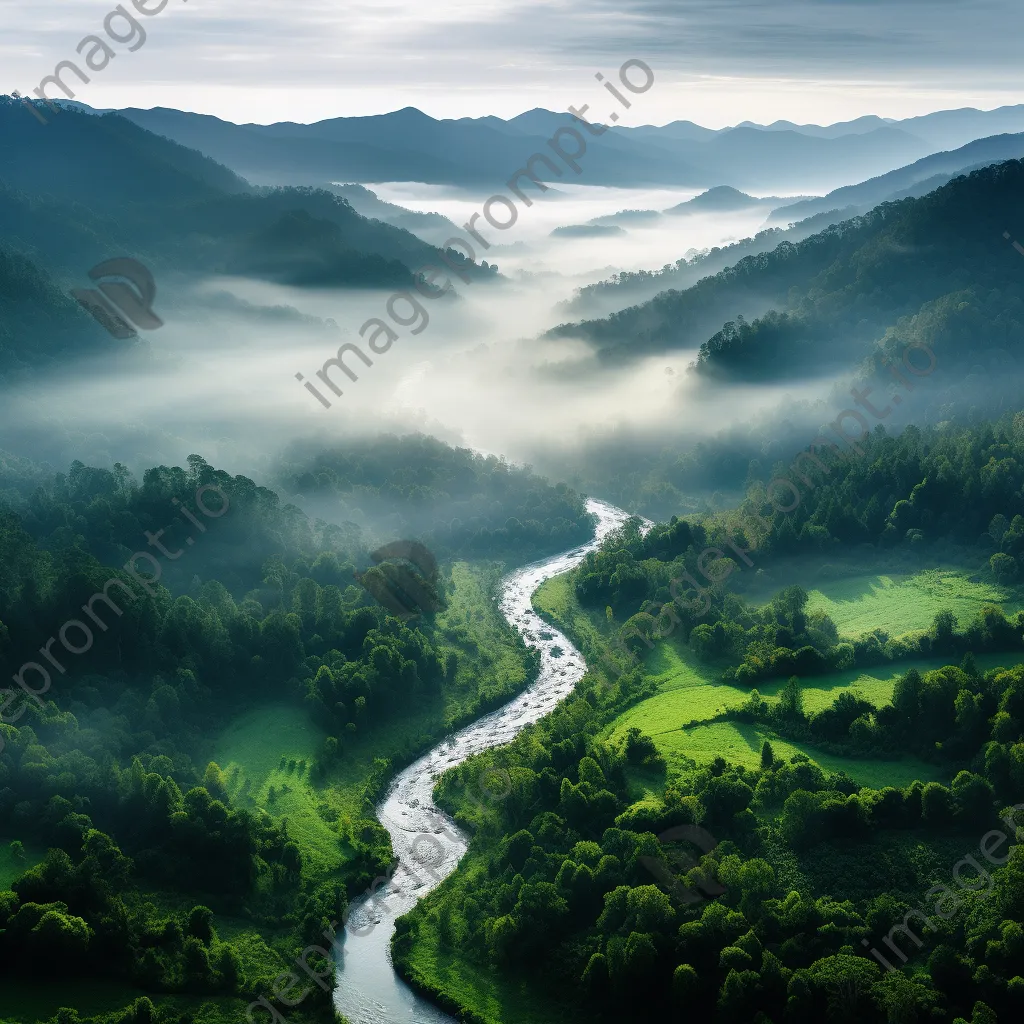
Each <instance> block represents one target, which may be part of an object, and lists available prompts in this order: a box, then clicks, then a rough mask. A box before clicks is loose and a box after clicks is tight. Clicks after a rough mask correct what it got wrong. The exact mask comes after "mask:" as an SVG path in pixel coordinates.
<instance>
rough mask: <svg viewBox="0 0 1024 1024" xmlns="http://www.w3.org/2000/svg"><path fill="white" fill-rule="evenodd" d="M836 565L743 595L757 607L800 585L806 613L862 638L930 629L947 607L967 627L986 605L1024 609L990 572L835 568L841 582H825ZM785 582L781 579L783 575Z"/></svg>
mask: <svg viewBox="0 0 1024 1024" xmlns="http://www.w3.org/2000/svg"><path fill="white" fill-rule="evenodd" d="M832 568H834V567H829V566H817V567H815V568H814V569H813V570H812V569H810V568H807V569H805V570H804V571H802V572H800V571H797V572H795V573H792V574H789V575H787V576H786V578H785V581H784V582H774V581H773V582H771V583H770V584H766V583H757V584H755V585H754V586H753V587H751V588H748V589H745V590H744V591H743V594H744V596H745V597H746V598H747V599H748V600H750V601H752V602H754V603H755V604H763V603H766V602H768V601H770V600H771V599H772V597H774V596H775V594H776V593H778V591H779V590H780V589H782V587H783V586H788V585H790V584H792V583H798V584H800V586H802V587H803V588H804V589H805V590H806V591H807V592H808V594H809V595H810V601H809V602H808V604H807V611H808V612H815V611H823V612H827V613H828V615H829V616H830V617H831V619H832V621H833V622H834V623H835V624H836V626H837V627H838V629H839V632H840V633H842V634H843V635H845V636H858V635H859V634H861V633H866V632H868V631H870V630H872V629H879V628H880V629H884V630H886V631H887V632H888V633H889V635H890V636H900V635H901V634H903V633H910V632H912V631H914V630H920V629H927V628H928V627H929V626H930V625H931V624H932V620H933V619H934V618H935V615H936V613H937V612H939V611H942V610H944V609H948V610H949V611H951V612H953V614H954V615H956V617H957V620H958V622H959V623H960V624H961V625H965V624H966V623H968V622H970V621H971V620H972V619H973V618H974V617H975V615H977V614H978V612H979V611H981V609H982V608H983V607H984V606H985V605H987V604H997V605H999V606H1000V607H1001V608H1002V609H1003V611H1004V612H1005V613H1006V614H1007V616H1011V615H1013V614H1015V613H1016V612H1018V611H1020V610H1021V609H1024V601H1022V600H1021V598H1022V594H1021V592H1020V590H1019V588H1008V587H1003V586H1000V585H999V584H997V583H996V582H995V581H994V580H993V579H992V575H991V573H990V572H989V571H988V570H987V569H984V570H980V571H977V572H972V571H970V570H968V569H965V568H963V567H956V566H942V567H940V568H930V569H920V570H918V571H916V572H907V571H899V570H895V569H894V570H890V571H887V570H885V569H881V570H880V569H878V568H873V569H871V570H869V571H867V572H864V571H862V570H860V569H857V570H851V569H850V568H849V567H846V568H839V569H835V571H836V572H843V573H844V575H843V576H842V577H841V578H837V579H830V580H823V579H822V575H823V573H828V572H829V570H830V569H832ZM780 580H781V577H780Z"/></svg>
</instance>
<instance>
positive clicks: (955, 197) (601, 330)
mask: <svg viewBox="0 0 1024 1024" xmlns="http://www.w3.org/2000/svg"><path fill="white" fill-rule="evenodd" d="M1004 232H1010V233H1011V234H1013V233H1014V232H1024V162H1022V161H1009V162H1007V163H1004V164H999V165H996V166H993V167H987V168H984V169H982V170H980V171H976V172H974V173H973V174H971V175H970V176H968V177H961V178H957V179H955V180H954V181H952V182H950V183H949V184H948V185H946V186H944V187H943V188H940V189H938V190H937V191H936V192H933V193H931V194H930V195H927V196H924V197H922V198H919V199H906V200H902V201H900V202H895V203H885V204H883V205H882V206H880V207H878V208H877V209H875V210H873V211H872V212H871V213H869V214H867V215H865V216H863V217H857V218H854V219H853V220H850V221H845V222H843V223H841V224H837V225H834V226H831V227H828V228H826V229H825V230H824V231H821V232H819V233H818V234H816V235H812V236H811V237H810V238H807V239H805V240H804V241H802V242H798V243H796V244H792V243H783V244H782V245H780V246H779V247H778V248H776V249H775V250H773V251H772V252H768V253H763V254H760V255H757V256H750V257H747V258H745V259H742V260H740V262H739V263H737V264H736V265H735V266H734V267H730V268H728V269H726V270H723V271H721V272H720V273H718V274H716V275H715V276H714V277H710V278H707V279H705V280H703V281H701V282H699V283H698V284H696V285H695V286H693V287H691V288H688V289H686V290H684V291H668V292H664V293H662V294H661V295H658V296H657V297H655V298H654V299H652V300H651V301H650V302H647V303H645V304H643V305H641V306H635V307H631V308H630V309H626V310H623V311H622V312H620V313H616V314H614V315H613V316H611V317H608V318H607V319H605V320H597V321H587V322H584V323H582V324H576V325H570V324H567V325H562V326H561V327H558V328H556V329H555V330H554V331H552V332H551V334H552V336H563V337H564V336H574V337H582V338H584V339H586V340H588V341H589V342H590V343H591V344H593V345H594V346H595V347H596V348H597V349H598V351H599V352H600V353H601V354H602V355H604V356H605V357H606V358H618V359H628V358H633V357H637V356H641V355H644V354H649V353H651V352H662V351H667V350H670V349H679V348H684V349H685V348H692V349H699V352H698V355H697V359H696V362H695V366H694V370H695V371H696V372H697V373H698V374H700V375H702V376H705V377H709V378H719V379H732V380H746V381H771V380H781V379H786V378H788V377H792V376H793V375H795V374H800V375H807V374H812V373H815V372H823V371H824V370H826V369H827V368H829V367H842V366H846V367H849V366H851V365H853V364H854V363H856V362H858V361H859V360H860V359H861V358H863V356H864V355H865V354H866V352H867V351H868V350H869V348H870V346H871V345H872V343H873V342H875V341H876V340H878V339H880V338H881V337H882V336H883V335H884V334H885V332H886V331H887V330H888V329H889V328H894V327H896V325H897V324H898V322H899V320H900V318H902V317H908V316H914V315H916V314H921V313H924V312H927V309H926V307H928V305H929V304H936V303H939V305H938V307H934V308H933V312H935V309H937V313H935V315H933V316H932V317H931V318H930V319H931V322H930V325H929V330H930V333H931V340H930V341H928V343H929V344H932V345H933V347H934V348H935V351H936V353H937V354H938V355H939V356H940V358H942V359H943V362H944V365H947V366H964V365H967V366H969V365H971V364H972V363H973V362H974V361H975V352H976V349H977V347H978V346H982V347H984V348H985V349H989V348H997V349H1005V350H1007V351H1009V352H1011V353H1014V352H1019V351H1021V349H1022V346H1024V325H1022V320H1021V317H1022V312H1021V303H1022V299H1024V264H1022V262H1021V259H1020V257H1019V256H1018V254H1017V253H1016V252H1014V250H1013V249H1012V248H1011V246H1010V245H1009V243H1008V242H1007V241H1006V240H1005V239H1004ZM1014 237H1015V236H1014ZM940 300H945V302H944V303H941V302H940ZM741 317H743V318H752V322H750V323H746V322H745V321H744V320H742V319H741ZM723 325H724V326H723Z"/></svg>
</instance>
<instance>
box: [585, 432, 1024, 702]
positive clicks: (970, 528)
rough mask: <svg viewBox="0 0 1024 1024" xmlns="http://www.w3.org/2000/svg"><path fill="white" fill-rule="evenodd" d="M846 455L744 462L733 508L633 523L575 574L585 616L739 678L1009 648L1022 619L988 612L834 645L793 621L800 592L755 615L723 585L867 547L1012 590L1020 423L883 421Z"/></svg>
mask: <svg viewBox="0 0 1024 1024" xmlns="http://www.w3.org/2000/svg"><path fill="white" fill-rule="evenodd" d="M858 447H859V450H860V451H861V452H862V453H863V454H860V455H858V454H856V453H855V452H853V451H850V452H848V453H847V454H846V455H843V454H842V452H841V451H840V449H839V447H838V446H834V450H833V449H832V448H829V447H828V446H825V445H823V446H822V447H821V448H820V449H819V450H818V452H817V454H816V455H815V457H814V458H813V459H812V458H809V457H808V458H804V459H798V460H796V461H795V462H794V463H793V464H792V465H791V466H788V467H787V465H786V464H785V463H781V462H780V463H776V465H775V466H774V467H773V468H772V470H771V473H770V474H769V473H768V472H766V470H765V469H764V467H761V466H756V467H752V468H751V481H752V482H751V486H750V490H749V492H748V496H747V498H746V499H745V500H744V502H743V503H742V504H741V506H740V507H739V508H738V509H736V510H733V511H728V512H720V513H716V514H713V515H702V516H694V517H690V518H688V519H678V518H677V517H673V518H672V520H671V521H670V522H669V523H666V524H661V525H658V526H655V527H654V528H653V529H651V530H650V531H649V532H648V533H646V534H643V533H642V531H641V530H640V528H639V521H637V520H634V521H632V522H631V523H629V524H627V526H626V527H625V528H624V529H623V530H620V531H619V532H618V533H616V534H615V535H613V536H612V537H610V538H609V539H608V540H607V541H606V542H605V543H604V544H603V545H602V547H601V549H600V550H598V551H596V552H593V553H591V554H590V555H588V556H587V558H586V559H585V560H584V561H583V563H582V564H581V565H580V566H579V568H578V569H576V570H575V571H574V574H573V577H572V578H573V583H574V587H575V590H576V594H577V597H578V598H579V600H580V602H581V604H583V605H584V606H585V607H590V608H594V609H597V610H601V609H607V614H608V615H609V616H610V617H611V619H610V621H612V622H613V623H615V624H616V625H617V626H618V628H619V630H620V635H621V636H622V638H623V640H624V641H625V642H627V643H629V644H630V646H631V647H632V648H633V649H634V650H635V651H640V652H642V651H643V650H645V649H647V650H649V649H650V648H651V646H652V645H653V644H654V643H655V642H657V640H658V639H659V638H663V637H666V636H668V635H672V634H674V635H677V636H679V637H681V638H682V639H683V640H684V641H686V642H688V643H689V644H690V646H691V647H692V648H693V649H694V650H695V651H696V652H697V653H699V654H700V655H701V656H702V657H704V658H706V659H708V660H709V661H712V662H717V663H719V664H723V666H724V665H725V664H726V663H727V664H728V666H729V668H730V672H729V678H731V679H732V678H735V679H736V680H738V681H745V682H752V681H754V680H756V679H759V678H766V677H770V676H782V677H786V676H789V675H792V674H794V673H795V674H798V675H805V674H813V673H815V672H825V671H831V670H835V669H845V668H854V667H868V666H870V665H875V664H880V663H883V662H886V661H894V660H899V659H900V658H905V657H909V656H924V657H931V656H934V655H936V654H938V655H941V656H946V655H951V654H957V657H959V656H961V655H962V654H963V653H964V651H966V650H974V651H977V652H979V653H980V652H983V651H1014V650H1018V649H1019V647H1020V644H1021V632H1022V628H1024V622H1022V620H1021V619H1020V617H1019V616H1018V617H1016V618H1015V619H1014V620H1012V621H1010V620H1008V619H1006V617H1005V616H1004V615H1003V613H1002V612H1000V611H999V610H998V609H996V608H989V609H985V610H983V611H982V613H981V614H980V616H979V617H978V619H977V621H975V622H974V623H971V624H969V625H968V626H967V627H965V631H964V632H958V630H957V628H956V624H955V622H954V621H953V619H952V617H951V616H950V615H949V614H943V615H941V616H939V617H938V618H937V620H936V622H935V624H934V625H933V627H932V629H931V630H928V631H924V632H918V633H915V634H912V635H907V636H903V637H895V636H890V635H889V634H887V633H885V632H884V631H879V630H875V631H872V632H869V633H868V634H866V635H864V636H862V637H860V638H843V639H841V638H840V637H839V636H838V633H837V631H836V628H835V624H834V623H832V622H831V620H830V619H828V617H827V616H826V615H824V614H821V613H815V614H812V615H808V614H806V613H805V606H806V601H807V595H806V594H805V593H804V592H803V591H801V590H800V588H789V589H788V590H787V591H785V592H783V593H781V594H780V595H779V596H778V597H777V598H776V599H775V600H774V601H772V602H769V604H768V605H766V606H764V607H762V608H760V609H758V608H754V607H751V606H750V605H749V604H748V603H747V602H745V601H744V600H743V599H742V597H740V596H738V595H737V594H734V593H731V592H730V587H731V586H732V585H733V584H734V583H737V582H738V580H739V579H740V574H741V573H745V572H750V573H754V572H756V571H757V570H758V569H763V570H765V571H770V569H771V567H772V565H773V564H774V563H776V562H778V561H782V560H789V559H792V558H794V557H796V556H800V555H811V554H813V555H815V556H816V557H817V558H823V557H824V558H827V557H828V556H829V555H830V554H831V555H833V556H842V555H843V554H846V553H852V552H854V551H860V552H862V553H863V552H866V551H868V550H869V546H870V550H873V551H874V552H876V553H877V554H879V555H881V554H884V553H886V552H893V551H896V552H898V551H900V550H901V549H902V550H907V551H925V550H930V551H935V552H942V553H945V554H946V555H949V556H951V557H954V556H955V557H959V558H963V557H966V558H967V559H969V560H976V561H977V563H978V564H979V566H983V565H984V564H985V562H988V563H989V568H990V571H991V573H992V575H993V577H994V578H995V580H996V581H998V582H1000V583H1004V584H1010V583H1014V582H1016V581H1017V579H1018V578H1019V576H1020V574H1021V568H1022V567H1021V565H1020V562H1019V561H1018V560H1019V559H1020V558H1021V557H1022V556H1024V515H1022V514H1021V511H1020V510H1021V509H1022V508H1024V503H1022V499H1021V493H1022V488H1024V414H1021V413H1016V414H1011V413H1008V414H1006V415H1005V416H1003V417H1002V418H1001V419H1000V420H998V421H997V422H995V423H985V424H979V425H976V426H956V425H953V426H949V425H947V426H945V427H941V428H938V427H936V428H927V429H919V428H917V427H914V426H910V427H907V428H906V429H905V430H904V431H903V432H902V433H901V434H900V435H899V436H897V437H892V436H889V435H888V434H887V433H886V431H885V430H884V428H883V427H882V425H881V424H879V425H878V426H876V427H875V429H874V431H873V432H872V433H871V434H870V435H868V436H867V437H866V438H865V439H864V440H863V441H860V442H859V443H858ZM784 479H788V480H790V481H792V483H793V485H794V487H795V488H796V489H797V493H798V494H799V495H800V502H799V504H797V505H796V507H795V508H793V510H792V511H785V512H784V511H779V510H778V507H779V502H780V500H781V499H779V497H778V494H779V493H780V489H779V487H778V485H777V484H776V485H773V484H772V483H771V481H779V480H784ZM766 481H767V483H766ZM785 495H786V500H787V501H790V500H791V499H790V493H789V491H786V492H785ZM773 501H774V502H775V503H774V504H773ZM740 586H742V583H740Z"/></svg>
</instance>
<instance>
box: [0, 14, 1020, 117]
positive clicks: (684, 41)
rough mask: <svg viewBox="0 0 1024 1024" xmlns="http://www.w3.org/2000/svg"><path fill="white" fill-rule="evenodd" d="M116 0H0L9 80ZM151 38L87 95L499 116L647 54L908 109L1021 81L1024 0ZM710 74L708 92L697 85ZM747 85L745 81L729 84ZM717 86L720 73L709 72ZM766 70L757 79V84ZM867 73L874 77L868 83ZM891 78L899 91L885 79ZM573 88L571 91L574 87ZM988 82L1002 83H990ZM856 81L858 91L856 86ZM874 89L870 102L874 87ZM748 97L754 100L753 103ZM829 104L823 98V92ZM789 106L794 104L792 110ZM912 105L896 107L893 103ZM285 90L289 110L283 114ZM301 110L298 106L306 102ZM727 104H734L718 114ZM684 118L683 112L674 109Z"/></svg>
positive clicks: (675, 89)
mask: <svg viewBox="0 0 1024 1024" xmlns="http://www.w3.org/2000/svg"><path fill="white" fill-rule="evenodd" d="M113 7H114V4H113V3H112V2H111V0H74V2H72V0H41V2H39V3H35V4H32V5H24V4H23V3H22V2H21V0H0V15H2V16H3V19H4V24H5V27H6V32H5V36H4V40H3V42H2V43H0V61H2V63H3V65H4V67H5V69H6V70H7V74H8V84H7V85H6V86H5V87H6V88H18V89H20V90H21V91H22V92H25V91H31V88H32V87H33V85H34V84H35V83H38V81H39V79H40V78H41V77H43V76H44V75H45V74H48V73H49V72H50V71H52V69H53V66H54V64H55V63H56V62H57V61H58V60H62V59H65V58H70V57H73V56H74V54H75V47H76V46H77V44H78V42H79V40H81V39H82V38H83V37H84V36H86V35H88V34H90V33H93V32H96V31H98V30H99V29H100V26H101V25H102V21H103V18H104V16H105V15H106V13H107V12H109V11H110V10H111V9H112V8H113ZM146 27H147V31H148V35H149V38H148V41H147V43H146V45H145V47H144V48H142V49H140V50H139V52H137V53H132V54H127V53H123V54H118V57H117V59H116V60H115V61H113V62H112V66H111V68H110V69H109V70H108V71H106V72H104V75H103V76H102V81H100V79H99V78H97V80H96V81H94V83H92V84H91V85H90V86H88V87H87V88H86V89H83V91H82V96H81V98H82V99H83V100H84V101H86V102H89V103H92V104H94V105H97V106H100V105H108V106H124V105H129V104H135V105H153V104H154V103H163V104H165V105H169V106H186V107H189V105H191V106H190V109H201V110H205V111H209V112H213V113H218V112H219V113H223V114H224V115H226V116H229V117H231V118H232V119H235V120H259V121H267V120H273V119H275V118H276V117H289V118H290V119H295V120H313V119H316V118H317V117H324V116H330V115H331V114H334V115H338V114H343V113H353V112H356V113H369V112H379V111H382V110H386V109H394V108H397V107H401V106H404V105H407V104H412V105H417V106H420V107H422V108H424V109H427V110H429V111H430V112H432V113H435V114H440V115H442V116H461V115H464V114H482V113H485V112H488V111H494V112H498V113H502V114H505V115H509V114H513V113H516V112H518V111H520V110H523V109H528V108H529V107H531V106H534V105H537V104H538V103H539V104H543V105H548V106H563V107H564V106H565V105H567V104H568V103H571V102H574V101H575V92H578V91H579V89H580V88H581V86H582V87H585V86H586V84H587V83H588V82H589V81H592V77H591V76H592V75H593V73H594V72H595V71H597V70H603V71H605V72H606V73H607V72H608V71H609V70H610V71H611V73H614V70H615V68H617V67H618V65H619V64H621V63H622V61H624V60H626V59H628V58H630V57H642V58H643V59H645V60H648V61H650V62H651V63H652V66H654V67H655V68H656V70H657V71H658V73H659V75H660V76H661V81H662V82H663V83H664V84H665V85H666V86H671V88H665V89H662V90H661V91H660V94H659V97H658V98H657V99H656V100H654V103H655V107H653V108H652V107H648V108H647V111H646V116H645V117H641V118H640V120H648V121H649V120H653V111H654V110H655V109H658V110H659V111H660V110H665V109H668V108H669V107H670V106H672V105H675V106H676V107H679V106H681V104H682V102H683V93H682V91H681V89H682V86H683V85H689V86H691V92H690V95H691V99H692V100H693V101H694V103H695V106H696V108H697V109H698V110H699V109H706V108H714V105H715V98H716V97H715V95H713V94H712V93H711V92H710V91H709V90H710V89H711V88H712V85H713V87H714V88H715V89H717V94H718V95H717V102H718V104H719V106H720V107H722V110H723V117H726V118H727V120H731V122H732V123H735V122H736V121H738V120H742V119H744V118H745V117H748V116H752V115H753V114H754V113H755V111H754V110H753V109H752V107H753V106H756V104H757V103H758V102H765V101H766V96H765V95H760V96H759V95H758V92H759V90H761V89H767V90H768V92H769V93H771V95H772V96H773V97H775V99H776V112H777V115H778V116H790V115H792V114H794V113H795V111H794V102H796V101H797V100H798V101H799V102H800V103H803V104H804V105H805V106H807V105H808V104H813V103H814V102H815V97H814V96H808V95H806V94H805V95H803V96H799V93H800V90H801V88H802V89H804V90H806V89H807V85H808V84H810V85H811V86H813V87H814V88H815V89H817V88H818V87H820V89H821V95H822V96H826V95H831V100H830V101H829V102H831V103H832V105H833V107H834V109H835V113H836V117H843V116H849V115H850V114H852V113H855V111H854V110H851V109H841V108H842V105H843V97H844V95H845V96H846V103H847V107H848V106H849V104H850V103H851V102H860V103H862V104H865V103H868V102H870V103H871V104H872V106H871V107H870V108H869V107H866V106H862V109H860V110H859V112H860V113H866V112H869V110H871V111H873V112H877V113H881V114H885V115H888V116H906V115H907V114H910V113H917V112H922V111H923V109H930V108H929V107H927V104H926V101H925V100H923V99H922V100H921V101H920V102H916V105H915V104H911V106H912V107H913V109H907V102H908V97H909V96H911V95H916V93H917V92H920V93H921V94H922V96H923V95H926V94H929V93H930V94H934V95H935V96H936V97H938V96H939V94H940V93H941V101H938V102H941V103H943V104H945V105H958V104H957V102H956V100H957V97H960V98H961V100H962V103H963V104H968V103H970V104H977V103H978V102H979V97H980V96H981V97H983V96H984V94H986V93H990V94H991V95H992V96H993V100H994V101H993V102H990V103H988V104H987V105H990V106H994V105H996V102H999V101H1006V100H1007V99H1008V98H1009V95H1010V94H1011V93H1012V92H1013V91H1014V90H1015V89H1016V88H1017V87H1018V85H1019V80H1020V73H1019V60H1020V58H1019V54H1018V50H1019V42H1018V40H1019V39H1020V37H1021V31H1020V30H1021V29H1022V28H1024V5H1021V4H1020V3H1019V0H968V2H964V0H671V2H669V0H614V2H613V0H591V2H589V3H588V4H586V5H585V6H581V5H580V4H578V3H569V2H566V0H550V2H545V3H538V2H534V0H508V2H502V3H498V2H495V0H472V2H470V0H438V2H435V3H432V4H429V5H425V4H422V3H420V2H419V0H416V2H413V0H382V2H381V3H374V4H369V3H366V2H363V3H355V4H346V5H338V4H337V3H336V2H335V0H306V2H304V3H302V4H295V5H287V6H284V5H281V4H280V3H278V2H270V0H190V2H189V3H188V4H187V5H186V4H184V3H181V2H180V0H171V2H170V4H168V6H167V8H166V9H165V10H164V11H163V12H162V13H161V14H159V15H157V16H155V17H153V18H150V19H148V20H147V24H146ZM701 82H703V83H705V86H704V91H703V92H702V91H701V90H700V89H697V90H696V91H694V90H693V88H692V86H693V85H694V83H698V84H699V83H701ZM737 82H738V83H745V84H746V88H745V89H743V88H741V89H736V88H735V87H734V85H730V84H729V83H737ZM707 83H711V84H712V85H708V84H707ZM757 83H761V85H760V86H759V85H758V84H757ZM867 86H871V87H872V90H873V91H870V92H869V93H864V92H863V90H864V89H865V88H866V87H867ZM886 88H889V89H890V90H891V94H887V93H886V91H885V89H886ZM574 90H575V92H574ZM996 94H999V95H998V96H997V95H996ZM858 95H859V96H860V97H861V98H860V99H856V98H855V97H857V96H858ZM868 96H870V99H868ZM744 101H745V102H746V104H747V106H746V108H744V107H743V103H744ZM822 102H823V101H822ZM780 104H788V105H786V106H785V107H784V108H783V106H780ZM900 104H902V106H900ZM289 105H290V106H291V108H292V110H291V113H290V114H288V113H286V111H287V109H288V107H289ZM296 108H298V109H296ZM726 109H728V114H726V113H725V111H726ZM676 116H691V115H687V114H685V113H677V115H676Z"/></svg>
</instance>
